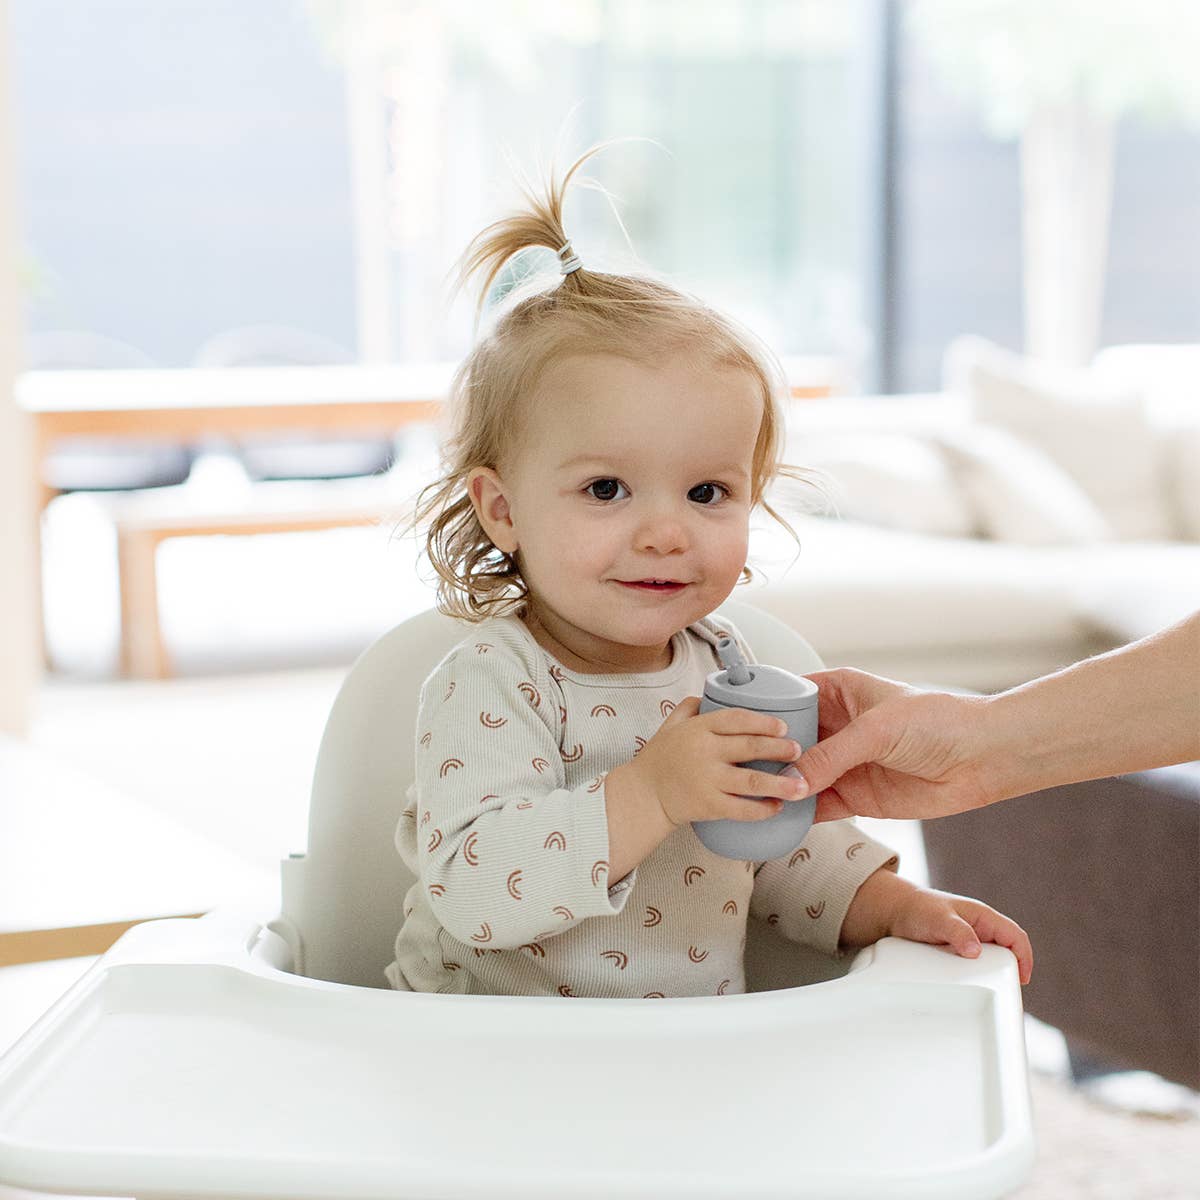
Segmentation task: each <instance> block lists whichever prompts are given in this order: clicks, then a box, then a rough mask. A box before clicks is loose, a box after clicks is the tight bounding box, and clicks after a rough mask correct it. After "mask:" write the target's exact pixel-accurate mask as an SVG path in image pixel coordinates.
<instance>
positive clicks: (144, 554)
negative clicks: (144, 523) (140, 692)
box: [117, 530, 171, 679]
mask: <svg viewBox="0 0 1200 1200" xmlns="http://www.w3.org/2000/svg"><path fill="white" fill-rule="evenodd" d="M160 540H161V539H160V538H159V537H158V535H157V534H155V533H153V532H148V531H145V530H120V531H118V534H117V576H118V586H119V588H120V592H121V674H122V675H124V676H126V677H128V678H132V679H166V678H168V677H169V676H170V674H171V664H170V660H169V659H168V657H167V652H166V647H165V646H164V645H163V640H162V629H161V628H160V626H159V619H158V576H157V574H156V571H155V556H156V554H157V552H158V543H159V541H160Z"/></svg>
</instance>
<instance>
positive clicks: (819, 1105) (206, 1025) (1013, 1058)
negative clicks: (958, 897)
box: [0, 919, 1033, 1200]
mask: <svg viewBox="0 0 1200 1200" xmlns="http://www.w3.org/2000/svg"><path fill="white" fill-rule="evenodd" d="M274 937H275V935H273V934H271V933H269V932H267V931H266V930H265V929H263V928H262V927H261V926H260V925H258V924H257V923H251V924H248V925H245V926H242V927H240V928H237V929H231V927H230V926H229V925H228V924H226V923H223V922H215V923H214V922H212V921H211V919H206V920H202V921H161V922H154V923H151V924H147V925H143V926H140V927H138V928H137V929H135V930H134V931H133V932H132V933H131V934H129V935H126V937H125V938H124V939H122V941H121V943H119V944H118V946H116V947H114V949H113V950H112V951H110V953H109V955H107V956H106V957H105V958H104V959H103V960H101V961H100V962H99V963H98V964H97V965H96V967H95V968H94V969H93V970H92V971H91V972H90V973H89V974H88V975H87V976H85V977H84V979H83V980H81V981H80V983H79V984H78V985H77V986H76V987H75V988H74V989H73V990H72V991H70V992H68V993H67V995H66V996H64V997H63V999H62V1000H61V1001H60V1002H59V1003H58V1005H57V1006H55V1008H53V1009H51V1010H50V1012H49V1013H47V1014H46V1016H45V1017H44V1018H43V1019H42V1020H41V1021H40V1022H39V1023H38V1025H36V1026H34V1028H33V1029H32V1030H31V1031H30V1032H29V1033H28V1034H27V1035H26V1036H25V1038H23V1039H22V1041H21V1042H19V1043H18V1044H17V1046H16V1047H15V1048H14V1049H13V1050H12V1051H11V1052H10V1053H9V1055H8V1056H7V1057H6V1058H5V1059H3V1060H2V1061H0V1098H2V1099H0V1181H3V1182H6V1183H9V1184H13V1185H16V1186H23V1187H28V1188H34V1189H38V1190H45V1191H60V1192H61V1191H69V1192H78V1191H86V1192H87V1193H88V1194H96V1193H104V1194H111V1195H121V1196H129V1195H133V1196H137V1197H139V1198H141V1200H151V1198H163V1200H165V1198H176V1197H193V1198H194V1197H281V1196H286V1197H296V1198H336V1200H350V1198H355V1197H364V1198H365V1197H371V1198H376V1197H378V1198H382V1197H420V1198H422V1200H462V1198H463V1197H473V1196H480V1197H484V1196H486V1197H488V1198H489V1200H531V1198H537V1197H545V1198H546V1200H549V1198H551V1197H554V1198H555V1200H559V1198H561V1197H562V1196H566V1195H569V1196H572V1197H579V1198H581V1200H589V1198H594V1200H611V1198H613V1197H648V1198H649V1197H654V1198H655V1200H659V1198H663V1197H685V1196H686V1197H689V1198H691V1200H707V1198H711V1200H717V1198H718V1197H719V1198H720V1200H728V1198H729V1197H732V1196H739V1195H743V1196H754V1197H755V1198H756V1200H772V1198H776V1197H778V1198H783V1197H799V1196H804V1197H822V1198H835V1197H862V1198H866V1197H870V1198H872V1200H876V1198H878V1197H881V1196H887V1197H889V1198H892V1200H898V1198H901V1197H918V1196H919V1197H944V1198H946V1200H972V1198H980V1200H982V1198H985V1197H998V1196H1002V1195H1004V1194H1005V1193H1006V1192H1007V1191H1008V1190H1010V1189H1011V1188H1012V1187H1014V1186H1015V1185H1016V1184H1017V1183H1019V1182H1020V1181H1021V1180H1022V1179H1023V1178H1024V1177H1025V1175H1026V1174H1027V1172H1028V1169H1029V1166H1030V1163H1031V1161H1032V1156H1033V1139H1032V1132H1031V1123H1030V1110H1029V1096H1028V1090H1027V1081H1026V1074H1025V1056H1024V1040H1023V1026H1022V1023H1021V1009H1020V999H1019V989H1018V988H1017V985H1016V979H1015V973H1016V968H1015V962H1014V960H1013V958H1012V956H1011V955H1010V954H1009V953H1008V951H1006V950H1002V949H999V948H997V947H994V946H985V947H984V951H983V955H982V957H981V958H980V959H978V960H976V961H974V962H971V961H967V960H964V959H959V958H956V957H955V956H953V955H952V954H950V953H949V952H947V951H944V950H941V949H937V948H934V947H929V946H920V945H915V944H913V943H909V942H902V941H897V940H895V939H885V940H884V941H882V942H880V943H879V944H878V945H876V946H874V947H871V948H869V949H868V950H866V951H863V952H862V953H861V954H860V955H859V956H858V958H857V959H856V961H855V963H854V966H853V967H852V969H851V973H850V974H849V975H847V976H846V977H844V978H841V979H835V980H832V981H829V982H826V983H820V984H814V985H812V986H809V987H804V988H794V989H789V990H786V991H774V992H759V993H754V994H749V995H739V996H725V997H713V998H697V999H683V1000H665V1001H664V1000H588V999H576V1000H562V999H558V998H535V999H526V998H517V997H475V996H436V995H419V994H411V993H394V992H388V991H384V990H374V989H369V988H347V987H344V986H341V985H338V984H331V983H324V982H320V981H316V980H310V979H303V978H299V977H297V976H294V975H290V974H288V973H287V972H286V971H283V970H280V969H279V967H278V966H276V965H272V961H271V959H272V957H273V956H274V957H275V958H276V959H278V953H277V951H276V950H275V949H274V948H273V942H272V939H274Z"/></svg>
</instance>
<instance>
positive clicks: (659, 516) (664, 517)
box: [637, 512, 687, 554]
mask: <svg viewBox="0 0 1200 1200" xmlns="http://www.w3.org/2000/svg"><path fill="white" fill-rule="evenodd" d="M637 545H638V549H639V550H654V551H657V552H658V553H659V554H669V553H670V552H671V551H673V550H682V549H684V548H685V547H686V546H687V529H686V528H685V526H684V523H683V522H682V521H681V520H680V519H679V518H678V517H676V516H675V515H674V514H673V513H669V512H663V513H655V514H652V515H648V516H647V517H646V518H645V519H644V520H643V521H642V522H641V524H640V525H639V526H638V530H637Z"/></svg>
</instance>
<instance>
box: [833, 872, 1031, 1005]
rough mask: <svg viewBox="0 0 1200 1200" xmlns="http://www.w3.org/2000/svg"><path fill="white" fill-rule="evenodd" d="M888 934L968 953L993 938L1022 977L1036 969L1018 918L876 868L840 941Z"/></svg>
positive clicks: (853, 943) (849, 943) (852, 943)
mask: <svg viewBox="0 0 1200 1200" xmlns="http://www.w3.org/2000/svg"><path fill="white" fill-rule="evenodd" d="M889 935H891V936H892V937H902V938H908V939H909V941H913V942H931V943H932V944H933V945H935V946H949V947H950V948H951V949H952V950H953V951H954V952H955V954H961V955H962V956H963V957H964V958H976V957H978V955H979V949H980V946H979V944H980V942H995V943H996V944H997V945H999V946H1007V947H1008V949H1009V950H1011V951H1012V952H1013V954H1014V955H1015V956H1016V959H1017V967H1018V970H1019V972H1020V977H1021V982H1022V983H1028V982H1029V978H1030V976H1031V974H1032V973H1033V950H1032V948H1031V947H1030V944H1029V936H1028V934H1026V932H1025V931H1024V930H1023V929H1022V928H1021V927H1020V926H1019V925H1018V924H1017V923H1016V922H1015V921H1013V920H1010V919H1009V918H1008V917H1006V916H1004V915H1003V914H1002V913H998V912H996V910H995V909H994V908H989V907H988V906H987V905H986V904H983V903H981V902H980V901H978V900H970V899H968V898H967V897H966V896H954V895H951V894H950V893H948V892H935V891H932V890H930V889H929V888H923V887H918V886H917V884H915V883H912V882H911V881H910V880H907V879H901V878H900V876H898V875H894V874H892V873H891V872H890V871H876V872H875V873H874V874H873V875H872V876H871V877H870V878H869V879H867V880H866V881H865V882H864V883H863V885H862V887H860V888H859V889H858V891H857V892H856V893H855V896H854V899H853V901H852V902H851V904H850V908H849V909H848V910H847V912H846V919H845V921H843V923H842V935H841V944H842V946H843V948H845V949H850V948H852V947H858V946H869V945H870V944H871V943H872V942H877V941H878V940H879V939H880V938H881V937H887V936H889Z"/></svg>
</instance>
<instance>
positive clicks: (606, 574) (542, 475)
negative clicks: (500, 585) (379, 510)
mask: <svg viewBox="0 0 1200 1200" xmlns="http://www.w3.org/2000/svg"><path fill="white" fill-rule="evenodd" d="M531 412H532V414H533V415H532V417H531V419H530V423H529V427H528V429H527V433H526V437H525V438H524V439H523V445H522V447H521V448H520V449H519V451H518V452H517V454H516V455H515V456H514V460H513V461H512V462H511V463H509V464H507V465H506V467H502V472H503V474H502V484H503V488H504V491H505V495H506V499H507V502H508V506H509V513H510V517H511V529H512V537H513V539H514V540H515V541H516V544H517V548H518V549H519V551H520V562H521V566H522V569H523V573H524V576H525V580H526V583H527V584H528V586H529V589H530V595H531V604H532V607H533V609H534V612H535V615H536V624H537V625H540V626H541V628H542V630H543V631H545V632H547V633H549V635H550V637H551V638H552V639H553V640H554V641H555V642H556V643H557V647H556V648H558V647H562V648H565V649H567V650H568V651H570V652H571V654H573V655H574V656H575V657H576V658H577V659H579V660H580V662H577V663H574V664H571V665H574V666H575V667H576V669H586V668H585V667H584V666H582V665H581V663H582V664H589V665H590V666H591V667H592V668H593V669H595V670H600V671H603V670H609V671H611V670H631V671H633V670H651V669H655V668H658V667H662V666H665V665H666V661H667V658H666V654H667V643H668V641H669V640H670V637H671V635H672V634H673V633H675V632H676V631H678V630H680V629H682V628H683V627H684V626H686V625H688V624H689V623H690V622H692V621H695V620H697V619H698V618H700V617H702V616H705V615H707V614H708V613H710V612H711V611H712V610H713V609H714V608H716V607H718V606H719V605H720V604H721V603H722V602H723V601H724V600H725V599H726V597H727V596H728V595H729V593H730V592H731V591H732V590H733V588H734V586H735V585H736V583H737V581H738V577H739V575H740V574H741V571H742V567H743V566H744V565H745V562H746V548H747V540H748V536H749V518H750V507H751V504H750V487H751V465H752V460H753V455H754V445H755V442H756V440H757V438H758V431H759V426H760V423H761V421H762V412H763V399H762V395H761V392H760V391H759V390H758V388H757V386H756V382H755V380H754V378H753V376H751V375H750V374H749V373H748V372H745V371H739V370H734V369H730V368H717V367H714V366H712V365H711V364H708V363H704V362H703V361H701V360H700V359H699V356H697V358H696V359H689V358H685V357H682V356H679V355H676V356H672V357H667V358H664V360H663V361H662V362H661V363H659V364H657V365H655V366H654V367H648V366H644V365H642V364H639V363H635V362H630V361H627V360H625V359H621V358H616V357H612V356H608V355H604V356H600V355H589V356H580V357H575V358H570V359H566V360H563V361H561V362H559V363H557V364H556V365H554V366H553V367H552V368H551V369H550V370H549V371H547V373H546V374H545V376H544V377H543V379H542V381H541V383H540V384H539V386H538V389H537V394H536V395H535V396H534V397H533V399H532V405H531ZM501 548H502V549H508V548H509V547H501Z"/></svg>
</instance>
